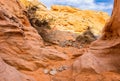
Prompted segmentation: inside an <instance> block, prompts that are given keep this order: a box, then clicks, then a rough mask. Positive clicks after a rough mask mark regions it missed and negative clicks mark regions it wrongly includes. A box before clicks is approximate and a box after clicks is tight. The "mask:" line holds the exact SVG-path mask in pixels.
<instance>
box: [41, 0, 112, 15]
mask: <svg viewBox="0 0 120 81" xmlns="http://www.w3.org/2000/svg"><path fill="white" fill-rule="evenodd" d="M40 1H41V2H43V3H44V4H45V5H46V6H47V7H50V6H51V5H53V4H60V5H70V6H74V7H77V8H80V9H92V10H103V11H106V12H108V13H110V11H111V10H112V7H113V3H99V4H97V3H95V0H40Z"/></svg>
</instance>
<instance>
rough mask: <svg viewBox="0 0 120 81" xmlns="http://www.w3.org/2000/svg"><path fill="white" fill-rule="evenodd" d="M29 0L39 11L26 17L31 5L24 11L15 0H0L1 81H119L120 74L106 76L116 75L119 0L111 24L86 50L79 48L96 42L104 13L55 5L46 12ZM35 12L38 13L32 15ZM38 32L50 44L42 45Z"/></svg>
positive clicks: (43, 43)
mask: <svg viewBox="0 0 120 81" xmlns="http://www.w3.org/2000/svg"><path fill="white" fill-rule="evenodd" d="M20 1H21V2H22V3H26V1H28V0H20ZM29 1H32V2H33V1H34V3H35V4H36V5H38V6H37V7H36V5H33V7H32V8H31V9H33V12H32V11H30V13H27V11H29V10H28V9H29V8H30V6H28V5H29V4H30V5H31V4H32V3H31V2H30V3H28V4H26V5H27V10H26V8H24V6H23V5H22V4H21V3H20V2H19V1H18V0H0V31H1V32H0V81H113V80H114V81H119V80H120V74H118V73H115V72H106V71H117V72H119V41H118V40H119V19H118V18H119V16H118V15H119V11H117V10H116V9H119V5H118V4H119V3H120V1H118V0H115V7H114V10H113V15H112V18H111V19H110V22H108V24H106V26H105V28H104V31H103V34H102V37H100V38H99V39H98V40H97V41H95V42H93V43H92V45H91V46H90V48H89V50H88V47H89V44H88V46H87V45H86V46H85V47H83V46H81V43H84V42H86V41H87V42H92V41H94V40H96V38H97V37H96V35H99V34H100V31H101V29H102V26H104V24H105V22H106V20H107V19H108V15H106V13H103V12H95V11H88V10H87V11H86V10H78V9H76V8H72V7H68V6H66V7H65V6H58V5H54V6H52V9H51V10H50V11H49V10H47V9H46V7H45V6H44V5H43V4H42V3H38V1H37V0H29ZM26 5H25V6H26ZM36 9H40V10H38V11H37V12H36ZM34 10H35V12H34ZM31 13H35V14H36V15H34V14H32V15H30V14H31ZM39 14H40V15H39ZM38 15H39V16H38ZM56 15H57V17H56ZM61 15H62V16H61ZM39 18H41V19H40V20H42V21H40V20H39ZM52 18H55V19H52ZM69 18H70V19H69ZM28 19H29V20H31V19H32V20H33V21H32V22H33V23H31V24H32V25H33V26H34V27H35V28H36V29H37V30H36V29H34V28H33V27H32V26H31V24H30V23H29V20H28ZM34 19H35V20H34ZM36 19H37V20H36ZM71 19H72V21H70V20H71ZM79 19H80V21H79ZM74 20H75V21H74ZM83 20H84V21H83ZM48 22H49V23H48ZM93 22H95V23H93ZM34 23H35V24H34ZM79 23H81V24H79ZM46 24H47V25H46ZM98 24H99V26H98ZM47 26H50V28H51V29H48V27H47ZM96 26H97V28H96ZM89 28H90V30H89ZM99 28H100V30H99ZM114 29H115V30H114ZM81 32H82V34H81ZM111 32H113V33H111ZM38 33H39V34H40V35H42V37H43V38H44V39H47V41H48V42H50V43H48V42H47V43H46V42H45V41H43V38H42V37H41V36H40V35H39V34H38ZM83 39H84V40H83ZM88 39H89V41H88ZM76 41H78V42H76ZM76 45H78V46H79V47H77V48H76V47H74V46H76ZM84 52H86V53H85V54H83V53H84ZM81 55H82V56H81ZM79 56H81V57H79ZM78 57H79V58H78ZM76 58H78V60H77V61H76V62H75V63H74V64H73V62H74V61H75V60H76ZM72 64H73V65H74V67H72ZM45 70H48V72H47V73H46V72H45ZM79 72H80V73H79ZM96 72H97V73H100V74H97V73H96ZM101 72H106V73H101ZM25 74H26V75H27V76H26V75H25ZM73 74H75V76H73ZM28 76H31V77H33V78H34V79H35V80H34V79H33V78H30V77H28Z"/></svg>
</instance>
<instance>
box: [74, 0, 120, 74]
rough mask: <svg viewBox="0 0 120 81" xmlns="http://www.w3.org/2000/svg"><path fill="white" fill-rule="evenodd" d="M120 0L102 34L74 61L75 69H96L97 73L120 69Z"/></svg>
mask: <svg viewBox="0 0 120 81" xmlns="http://www.w3.org/2000/svg"><path fill="white" fill-rule="evenodd" d="M119 4H120V1H119V0H115V1H114V9H113V12H112V17H111V19H110V20H109V22H108V23H107V24H106V25H105V27H104V30H103V34H102V36H101V37H100V38H99V39H98V40H96V41H95V42H93V43H92V44H91V46H90V49H89V50H88V52H86V53H85V54H84V55H83V56H81V57H80V58H79V59H78V60H77V61H76V62H75V63H74V67H75V68H74V70H75V71H76V72H81V71H83V70H84V69H90V70H94V71H95V72H97V73H101V72H107V71H115V72H119V71H120V68H119V67H120V64H119V60H120V55H119V54H120V41H119V39H120V33H119V32H120V25H119V23H120V21H119V13H120V12H119V9H120V6H119Z"/></svg>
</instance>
